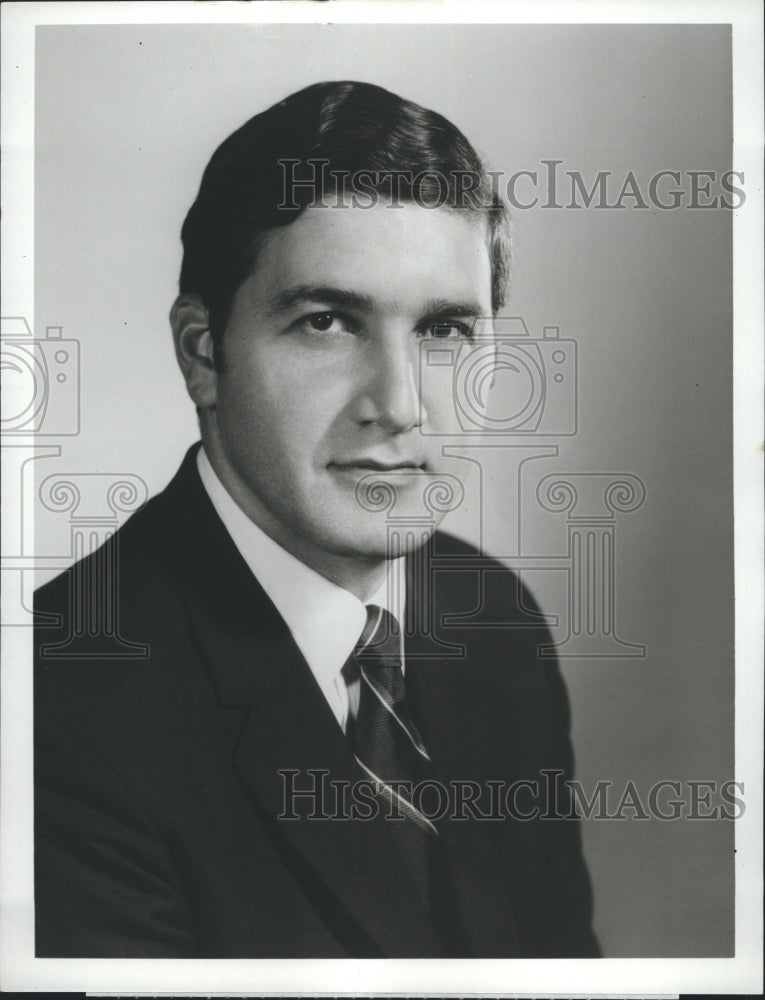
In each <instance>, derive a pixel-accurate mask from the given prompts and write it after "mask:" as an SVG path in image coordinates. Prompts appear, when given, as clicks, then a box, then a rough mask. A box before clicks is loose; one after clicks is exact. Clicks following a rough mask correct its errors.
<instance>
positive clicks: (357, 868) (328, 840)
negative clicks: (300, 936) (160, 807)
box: [164, 452, 442, 957]
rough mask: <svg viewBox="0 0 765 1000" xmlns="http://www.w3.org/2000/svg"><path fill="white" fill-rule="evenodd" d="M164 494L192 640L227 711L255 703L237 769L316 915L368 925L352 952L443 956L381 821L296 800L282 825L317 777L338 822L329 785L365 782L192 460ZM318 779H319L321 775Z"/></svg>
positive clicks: (171, 546) (362, 926) (241, 742)
mask: <svg viewBox="0 0 765 1000" xmlns="http://www.w3.org/2000/svg"><path fill="white" fill-rule="evenodd" d="M166 495H167V496H168V499H170V501H171V502H172V504H173V506H172V508H171V509H173V510H174V511H176V512H177V511H181V512H182V513H181V516H180V517H176V519H175V522H174V524H173V529H172V532H171V536H170V538H168V539H165V540H164V541H165V544H166V545H167V544H168V542H169V551H170V559H171V562H172V565H173V569H174V571H175V573H176V576H177V580H178V584H179V587H180V588H181V591H182V593H183V595H184V601H185V603H186V607H187V612H188V617H189V622H190V628H191V631H192V634H193V635H194V636H195V638H196V640H197V642H198V646H199V651H200V654H201V655H202V657H203V658H204V660H205V662H206V663H207V664H208V667H209V670H210V674H211V677H212V679H213V682H214V684H215V687H216V691H217V694H218V698H219V701H220V703H221V705H222V706H224V707H225V706H249V714H248V717H247V722H246V724H245V727H244V730H243V732H242V734H241V737H240V740H239V742H238V744H237V747H236V749H235V755H234V766H235V769H236V771H237V773H238V774H239V776H240V778H241V780H242V782H243V784H244V786H245V787H246V789H247V791H248V793H249V794H250V796H251V797H252V798H253V800H254V804H255V805H256V807H257V809H258V811H259V812H260V813H261V815H265V816H266V817H267V822H268V823H269V825H270V829H271V832H272V835H273V837H274V838H275V843H276V844H277V848H279V847H280V846H281V848H282V849H283V850H282V856H283V857H284V858H285V863H287V864H288V866H291V867H292V870H293V872H294V873H295V876H296V878H298V879H299V880H300V881H301V884H304V887H310V888H309V889H308V890H307V891H308V892H309V895H311V899H312V902H313V903H314V905H316V907H317V909H318V910H319V912H321V913H322V914H327V915H328V916H329V915H331V914H334V917H329V919H330V922H331V921H332V920H333V919H334V920H335V921H336V928H339V927H341V926H347V924H348V921H347V917H345V918H344V917H343V914H344V913H347V914H350V915H351V917H352V918H353V919H354V920H355V922H356V923H357V924H358V926H359V928H360V929H362V930H361V932H360V937H358V938H357V939H355V946H356V948H359V947H361V950H362V951H364V950H367V949H368V950H369V953H370V955H372V956H375V955H376V954H377V953H379V955H380V956H386V955H395V956H400V957H425V956H431V955H438V954H441V953H442V949H441V946H440V945H439V943H438V941H437V938H436V935H435V933H434V931H433V929H432V927H431V925H430V923H429V920H428V916H427V913H426V911H425V909H424V907H423V905H422V903H421V902H420V899H419V897H418V895H417V893H416V890H415V888H414V886H413V884H412V882H411V879H410V877H409V875H408V873H407V871H406V869H405V867H404V864H403V861H402V860H401V858H400V856H399V854H398V852H397V850H396V848H395V845H394V842H393V839H392V837H391V836H390V833H389V831H388V829H387V827H386V824H385V822H384V820H383V819H382V818H377V819H372V820H366V821H365V820H358V819H356V820H353V819H345V818H342V816H343V814H344V813H346V814H347V811H346V810H344V809H343V808H340V810H339V812H340V818H335V819H331V818H327V819H324V818H309V815H310V814H311V813H312V812H315V810H314V804H313V801H311V800H310V799H309V798H308V797H300V798H298V797H297V796H293V802H292V804H293V805H294V812H295V813H297V814H298V815H299V816H300V818H298V819H288V818H284V816H285V814H288V815H289V814H290V811H289V809H288V808H287V805H288V803H286V802H285V789H286V788H287V787H289V783H290V782H294V784H293V785H292V787H293V788H295V789H296V790H297V789H305V788H307V787H311V786H312V785H313V781H314V777H313V775H316V772H319V773H321V772H325V777H324V781H325V785H324V788H325V789H326V792H327V798H326V799H325V803H324V808H321V804H320V808H319V810H318V811H319V813H320V814H321V813H322V812H324V813H325V814H327V815H332V814H333V813H335V812H336V808H335V806H336V803H335V798H334V794H333V788H332V786H330V785H329V784H328V783H329V781H335V782H342V783H345V784H346V786H350V784H352V783H354V782H357V781H359V780H360V779H362V778H363V777H364V776H363V774H362V773H361V771H360V769H359V768H358V765H357V764H356V762H355V759H354V758H353V755H352V753H351V751H350V748H349V747H348V744H347V741H346V739H345V736H344V734H343V733H342V731H341V729H340V727H339V726H338V724H337V721H336V719H335V717H334V715H333V714H332V712H331V710H330V708H329V706H328V704H327V702H326V700H325V698H324V696H323V694H322V692H321V690H320V688H319V686H318V684H317V682H316V681H315V679H314V677H313V674H312V673H311V671H310V668H309V667H308V665H307V663H306V662H305V659H304V658H303V656H302V654H301V653H300V651H299V649H298V647H297V646H296V644H295V642H294V640H293V638H292V635H291V633H290V632H289V629H288V628H287V626H286V624H285V623H284V621H283V619H282V618H281V616H280V615H279V614H278V612H277V611H276V608H275V607H274V605H273V604H272V602H271V601H270V600H269V598H268V596H267V595H266V594H265V592H264V591H263V589H262V587H261V586H260V584H259V583H258V582H257V581H256V580H255V578H254V577H253V576H252V573H251V572H250V570H249V568H248V567H247V565H246V563H245V562H244V560H243V558H242V557H241V555H240V554H239V552H238V551H237V549H236V547H235V546H234V544H233V542H232V541H231V538H230V536H229V535H228V533H227V532H226V530H225V528H224V526H223V525H222V523H221V522H220V520H219V518H218V517H217V514H216V513H215V511H214V508H213V507H212V504H211V503H210V501H209V499H208V497H207V494H206V493H205V491H204V489H203V487H202V485H201V482H200V480H199V478H198V475H197V472H196V467H195V452H194V453H193V454H192V453H189V455H187V458H186V462H185V463H184V466H183V467H182V468H181V471H180V472H179V474H178V476H177V477H176V480H174V481H173V483H171V485H170V487H168V490H167V493H166ZM287 772H293V774H292V775H290V774H287ZM294 772H297V773H296V774H295V773H294ZM315 780H316V782H317V784H318V783H319V782H320V781H321V780H322V779H321V776H320V774H319V775H316V778H315ZM347 808H350V801H349V803H348V807H347ZM280 817H282V818H280ZM253 822H256V819H255V816H254V815H253ZM307 872H310V876H308V875H307V874H306V873H307ZM360 942H361V943H360ZM364 942H367V944H366V945H365V944H364ZM375 949H377V952H376V951H375Z"/></svg>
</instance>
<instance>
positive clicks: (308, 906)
mask: <svg viewBox="0 0 765 1000" xmlns="http://www.w3.org/2000/svg"><path fill="white" fill-rule="evenodd" d="M183 242H184V259H183V267H182V272H181V280H180V294H179V296H178V298H177V300H176V302H175V304H174V306H173V309H172V312H171V323H172V328H173V335H174V339H175V347H176V354H177V358H178V362H179V365H180V367H181V370H182V372H183V375H184V378H185V380H186V386H187V389H188V392H189V395H190V396H191V399H192V400H193V402H194V404H195V405H196V408H197V412H198V415H199V422H200V428H201V437H202V444H201V447H198V446H197V447H195V448H192V449H191V451H190V452H189V454H188V455H187V456H186V459H185V461H184V463H183V465H182V467H181V469H180V471H179V472H178V474H177V475H176V477H175V479H174V480H173V481H172V482H171V483H170V485H169V486H168V487H167V489H166V490H165V491H164V492H163V493H162V494H160V495H159V496H158V497H156V498H154V499H153V500H152V501H150V502H149V503H148V504H147V505H146V507H145V508H144V509H143V510H141V511H140V512H138V513H137V514H136V515H135V516H134V517H132V518H131V519H130V520H129V521H128V523H127V524H126V525H125V526H124V527H123V529H122V530H121V531H120V532H119V533H118V534H117V536H116V537H115V538H114V539H112V540H111V541H110V543H108V545H107V547H106V549H105V550H101V551H100V552H97V553H96V554H95V555H94V556H91V557H90V558H89V560H86V561H84V562H83V563H81V564H79V565H78V566H75V567H74V569H73V570H72V571H71V572H70V573H69V574H67V575H65V576H62V577H60V578H58V579H57V580H55V581H53V582H52V583H51V584H49V585H47V586H46V587H44V588H43V589H42V590H41V592H40V593H39V594H38V601H37V608H38V610H39V611H41V612H45V613H47V614H48V615H54V616H57V620H58V621H59V622H60V628H59V629H58V630H56V629H51V628H48V629H44V630H42V629H41V630H40V631H39V633H38V639H37V647H38V653H39V657H38V665H37V677H36V717H35V732H36V748H37V749H36V824H37V827H36V933H37V954H38V955H41V956H114V957H118V956H120V957H123V956H124V957H189V956H206V957H378V958H379V957H408V958H417V957H428V956H439V955H440V956H468V957H513V956H520V957H537V956H540V957H541V956H561V957H564V956H592V955H596V954H597V945H596V943H595V940H594V938H593V935H592V932H591V930H590V916H591V914H590V909H591V903H590V891H589V883H588V878H587V874H586V870H585V867H584V863H583V860H582V856H581V850H580V844H579V832H578V825H577V822H576V820H575V819H574V818H573V814H571V809H570V803H569V802H568V800H567V799H566V796H565V786H564V785H560V786H559V785H558V783H557V782H553V791H551V790H550V787H551V786H550V782H549V780H546V779H549V776H550V775H551V774H552V775H562V776H566V775H569V774H570V772H571V766H572V758H571V748H570V743H569V736H568V709H567V701H566V695H565V691H564V688H563V685H562V681H561V679H560V676H559V673H558V671H557V667H556V666H555V664H554V663H553V662H552V661H550V660H540V659H539V658H538V656H537V648H538V646H539V645H540V644H541V643H543V642H545V641H549V636H548V635H547V633H546V631H545V629H544V627H543V626H541V625H540V626H538V627H536V628H525V629H517V630H512V631H501V630H497V629H494V628H491V627H489V628H487V627H485V626H486V625H490V624H491V623H492V622H502V621H506V620H511V619H512V610H513V609H521V608H523V609H524V613H525V614H526V616H527V619H526V620H527V621H528V620H529V617H528V616H531V620H532V621H533V616H534V615H535V614H536V617H537V621H542V619H541V616H540V615H539V613H538V611H536V609H535V606H534V603H533V601H532V599H531V597H530V595H528V594H527V593H526V592H525V591H524V590H523V588H522V587H521V586H520V584H519V582H518V580H517V579H516V578H515V577H514V576H513V575H512V574H511V573H510V572H509V571H507V570H505V569H503V568H502V567H501V566H500V565H499V564H497V563H493V562H490V561H486V560H482V559H481V558H479V554H478V553H476V552H475V551H474V550H473V549H471V548H470V547H469V546H467V545H465V544H463V543H461V542H458V541H456V540H455V539H452V538H449V537H448V536H446V535H443V534H441V533H436V534H434V529H435V528H436V526H437V522H438V519H439V516H440V515H439V513H438V511H439V504H438V503H434V502H433V490H434V489H436V490H441V491H443V490H444V489H447V490H448V489H451V490H453V491H454V493H455V494H457V493H458V490H457V487H456V486H455V479H454V476H453V475H452V473H451V472H450V471H449V469H448V468H447V466H446V464H445V462H446V459H445V458H444V454H443V452H444V448H443V442H444V440H446V439H448V437H449V436H450V435H455V434H457V433H458V432H459V424H458V420H457V416H456V407H455V404H454V399H453V396H452V391H451V387H450V385H449V384H447V387H446V388H445V387H444V386H445V383H444V379H443V377H442V376H443V369H442V366H441V365H439V364H438V363H436V364H432V365H431V364H429V362H428V353H429V352H431V351H434V352H441V354H443V352H444V348H448V349H450V350H451V348H453V347H454V348H459V349H461V350H462V349H467V350H468V352H469V351H472V350H478V349H481V345H480V342H479V339H478V330H479V328H480V327H481V323H480V322H479V321H480V320H482V319H485V318H486V317H491V316H492V315H494V314H496V313H497V311H498V310H499V308H500V307H501V305H502V302H503V296H504V285H505V281H506V277H507V263H508V250H507V247H508V241H507V234H506V218H505V213H504V209H503V207H502V205H501V203H500V202H499V201H498V200H497V199H496V197H494V196H493V195H492V193H491V191H490V188H489V185H488V178H487V175H486V174H485V171H484V168H483V166H482V164H481V162H480V160H479V158H478V156H477V154H476V153H475V151H474V150H473V149H472V147H471V146H470V145H469V143H468V142H467V140H466V139H465V138H464V136H462V135H461V134H460V133H459V132H458V131H457V129H456V128H455V127H454V126H453V125H451V123H449V122H447V121H446V120H445V119H443V118H442V117H441V116H439V115H437V114H435V113H434V112H431V111H427V110H425V109H423V108H421V107H418V106H417V105H414V104H412V103H410V102H407V101H404V100H402V99H400V98H398V97H396V96H394V95H393V94H390V93H388V92H387V91H385V90H382V89H381V88H378V87H373V86H371V85H368V84H360V83H327V84H317V85H315V86H312V87H309V88H307V89H306V90H303V91H301V92H299V93H297V94H294V95H292V96H291V97H290V98H288V99H287V100H285V101H283V102H281V103H280V104H278V105H276V106H274V107H273V108H271V109H269V110H268V111H266V112H265V113H263V114H261V115H258V116H256V117H255V118H253V119H252V120H251V121H249V122H247V123H246V124H245V125H244V126H243V127H242V128H241V129H239V130H238V131H237V132H235V133H234V134H233V135H232V136H230V137H229V138H228V139H227V140H226V141H225V142H224V143H223V144H222V145H221V147H220V148H219V149H218V150H217V152H216V153H215V155H214V156H213V158H212V160H211V161H210V164H209V165H208V167H207V169H206V171H205V174H204V177H203V180H202V184H201V187H200V191H199V194H198V197H197V199H196V201H195V203H194V205H193V206H192V208H191V210H190V212H189V214H188V216H187V219H186V222H185V224H184V227H183ZM431 360H436V361H437V359H436V358H435V357H434V358H431ZM441 506H442V507H443V506H444V505H443V504H442V505H441ZM391 511H393V512H394V513H395V516H393V513H391ZM386 512H387V513H386ZM387 515H390V516H387ZM402 526H403V527H402ZM112 565H113V566H114V567H117V568H116V569H115V575H114V577H113V578H112V577H111V576H109V575H108V573H107V576H106V581H105V582H104V583H103V586H111V585H114V586H115V587H117V588H118V591H117V593H118V600H117V607H118V611H119V616H120V625H119V627H120V630H121V632H122V634H123V635H124V636H126V637H128V638H130V639H131V640H136V641H138V642H141V643H144V644H145V646H146V647H147V649H148V651H149V652H148V657H147V658H145V659H140V658H135V659H129V660H117V659H114V660H106V659H104V658H97V657H96V658H93V657H89V656H88V654H87V650H86V640H87V632H88V629H87V625H85V626H83V625H82V622H83V619H87V617H88V615H89V614H92V608H93V602H92V601H90V600H88V599H87V596H86V595H87V594H92V588H91V590H88V589H87V587H88V586H90V584H87V581H88V580H90V581H91V583H92V579H94V578H95V577H97V576H98V572H99V567H101V568H103V567H104V566H107V567H108V566H112ZM488 573H490V574H491V576H492V579H493V585H492V586H491V587H488V588H485V589H484V587H483V579H484V575H485V574H488ZM84 581H85V582H84ZM449 616H452V621H451V624H450V620H449ZM459 616H462V617H463V618H466V619H469V620H468V621H466V622H463V623H462V627H459V624H458V623H457V622H456V619H457V618H458V617H459ZM78 622H79V628H78V627H76V624H75V623H78ZM80 638H81V639H82V643H84V645H82V644H81V645H79V646H78V642H79V640H80ZM500 789H502V790H503V792H502V794H503V796H504V797H500V798H497V795H498V790H500ZM505 789H512V790H513V791H512V794H511V795H510V794H506V793H505V792H504V790H505ZM519 789H520V790H521V791H522V794H517V793H518V792H519ZM561 789H562V790H561ZM492 796H494V798H492ZM498 803H500V804H501V806H502V807H501V808H500V807H499V806H498ZM567 816H568V817H569V818H568V819H566V817H567Z"/></svg>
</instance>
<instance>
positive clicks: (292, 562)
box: [197, 448, 405, 731]
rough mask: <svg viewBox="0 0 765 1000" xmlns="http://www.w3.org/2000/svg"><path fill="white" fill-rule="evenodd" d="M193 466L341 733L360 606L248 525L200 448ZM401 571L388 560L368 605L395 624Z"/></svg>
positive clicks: (348, 711) (400, 607)
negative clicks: (347, 666) (346, 668)
mask: <svg viewBox="0 0 765 1000" xmlns="http://www.w3.org/2000/svg"><path fill="white" fill-rule="evenodd" d="M197 468H198V469H199V475H200V477H201V479H202V484H203V486H204V488H205V490H206V491H207V494H208V496H209V497H210V500H211V501H212V505H213V507H214V508H215V510H216V511H217V514H218V517H220V519H221V521H223V524H224V526H225V528H226V530H227V531H228V533H229V535H230V536H231V538H232V540H233V542H234V545H236V547H237V549H238V550H239V553H240V554H241V556H242V558H243V559H244V561H245V562H246V563H247V565H248V566H249V567H250V569H251V570H252V573H253V574H254V576H255V577H256V579H257V580H258V582H259V583H260V585H261V586H262V587H263V589H264V590H265V592H266V594H268V596H269V597H270V599H271V600H272V601H273V603H274V605H275V607H276V610H277V611H278V612H279V614H280V615H281V616H282V618H283V619H284V621H285V622H286V623H287V625H288V627H289V630H290V632H291V633H292V635H293V638H294V639H295V642H296V643H297V645H298V648H299V649H300V652H301V653H302V654H303V656H304V657H305V659H306V661H307V663H308V666H309V667H310V668H311V671H312V673H313V675H314V677H315V678H316V681H317V683H318V685H319V687H320V688H321V691H322V693H323V694H324V697H325V698H326V699H327V703H328V704H329V707H330V708H331V709H332V712H333V713H334V716H335V718H336V719H337V721H338V723H339V724H340V726H341V727H342V729H343V731H345V729H346V724H347V722H348V718H349V715H350V717H351V718H355V717H356V713H357V711H358V703H359V682H358V680H357V681H356V682H354V683H353V684H351V685H350V687H349V686H347V685H346V683H345V679H344V678H343V675H342V672H341V671H342V668H343V665H344V664H345V661H346V660H347V659H348V657H349V656H350V654H351V652H352V651H353V648H354V646H355V645H356V643H357V642H358V640H359V636H360V635H361V632H362V630H363V628H364V625H365V624H366V620H367V612H366V607H365V605H364V604H363V603H362V602H361V601H360V600H359V599H358V598H357V597H356V596H355V595H354V594H351V593H349V591H347V590H344V589H343V588H342V587H339V586H338V585H337V584H335V583H332V582H331V581H330V580H328V579H327V578H326V577H323V576H321V574H320V573H317V572H316V571H315V570H312V569H311V568H310V567H308V566H306V565H305V563H302V562H301V561H300V560H299V559H296V558H295V556H293V555H290V553H289V552H287V551H286V550H285V549H283V548H282V547H281V545H279V544H277V542H275V541H274V540H273V539H272V538H270V537H269V536H268V535H267V534H266V533H265V532H264V531H263V530H262V528H259V527H258V526H257V525H256V524H255V523H254V522H253V521H251V520H250V518H249V517H248V516H247V515H246V514H245V513H244V511H243V510H242V509H241V507H240V506H239V505H238V504H237V503H236V501H235V500H234V499H233V497H232V496H231V494H230V493H229V492H228V491H227V490H226V488H225V486H224V485H223V483H221V481H220V479H219V478H218V476H217V474H216V473H215V470H214V469H213V467H212V465H210V460H209V459H208V457H207V455H206V454H205V450H204V448H200V449H199V451H198V453H197ZM403 570H404V560H403V559H396V560H393V561H392V562H391V563H390V564H389V567H388V573H387V575H386V576H385V577H384V578H383V579H382V581H381V583H380V586H379V587H378V588H377V590H376V591H375V592H374V594H372V596H371V597H370V598H369V601H368V602H367V603H369V604H376V605H378V606H379V607H383V608H385V609H386V610H387V611H389V612H390V613H391V614H392V615H394V617H395V618H396V619H397V620H398V621H399V623H400V622H403V620H404V617H403V614H404V600H405V575H404V572H403ZM400 631H401V630H400ZM402 646H403V638H402ZM402 654H403V648H402ZM402 668H403V655H402Z"/></svg>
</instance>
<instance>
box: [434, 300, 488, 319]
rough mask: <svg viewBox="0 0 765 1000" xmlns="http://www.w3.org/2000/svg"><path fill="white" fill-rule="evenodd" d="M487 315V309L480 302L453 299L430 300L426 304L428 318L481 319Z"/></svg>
mask: <svg viewBox="0 0 765 1000" xmlns="http://www.w3.org/2000/svg"><path fill="white" fill-rule="evenodd" d="M485 313H486V309H485V308H484V307H482V306H481V304H480V303H479V302H471V301H465V300H462V299H460V300H453V299H429V300H428V302H427V303H426V304H425V311H424V314H423V315H425V316H426V317H435V318H437V317H439V316H464V317H472V318H473V319H480V318H481V317H482V316H484V314H485Z"/></svg>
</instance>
